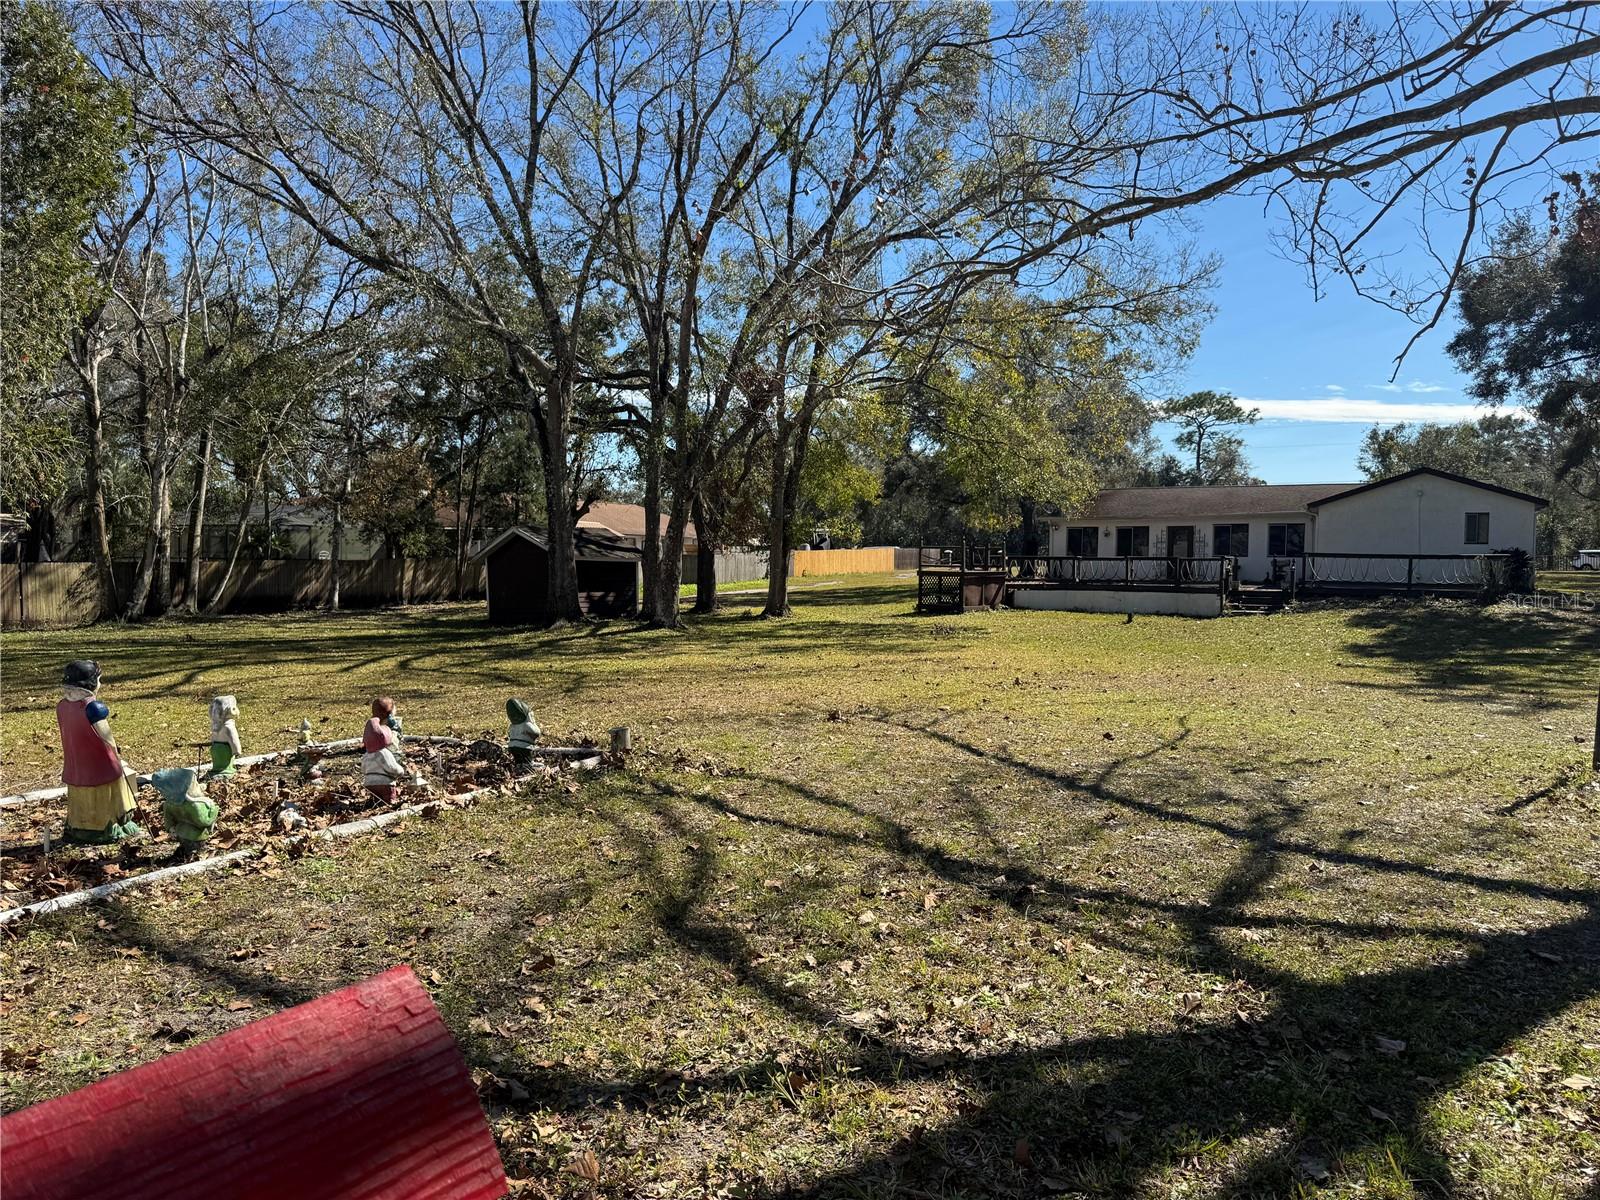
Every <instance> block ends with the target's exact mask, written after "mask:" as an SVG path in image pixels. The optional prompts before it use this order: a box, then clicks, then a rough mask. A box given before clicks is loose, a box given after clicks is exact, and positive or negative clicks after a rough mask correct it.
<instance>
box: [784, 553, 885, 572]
mask: <svg viewBox="0 0 1600 1200" xmlns="http://www.w3.org/2000/svg"><path fill="white" fill-rule="evenodd" d="M892 570H894V547H893V546H863V547H862V548H861V549H859V550H796V551H795V552H794V562H793V565H792V566H791V567H790V568H789V574H791V575H795V576H800V577H804V576H806V575H869V574H875V573H877V572H880V571H892Z"/></svg>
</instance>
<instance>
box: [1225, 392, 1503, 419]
mask: <svg viewBox="0 0 1600 1200" xmlns="http://www.w3.org/2000/svg"><path fill="white" fill-rule="evenodd" d="M1239 403H1240V404H1242V405H1244V406H1245V407H1246V408H1255V409H1259V410H1260V411H1261V416H1262V418H1263V419H1265V420H1269V421H1343V422H1354V423H1359V424H1363V425H1370V424H1373V423H1377V424H1379V425H1392V424H1394V423H1395V422H1396V421H1433V422H1436V423H1439V424H1445V425H1454V424H1458V423H1460V422H1462V421H1476V420H1477V419H1478V418H1479V417H1482V416H1487V415H1488V414H1489V412H1490V411H1491V410H1490V409H1487V408H1484V407H1482V406H1481V405H1477V404H1427V403H1424V402H1422V401H1409V400H1363V399H1360V398H1358V397H1355V396H1318V397H1316V398H1314V399H1310V400H1271V399H1256V398H1248V399H1247V398H1245V397H1243V396H1241V397H1240V398H1239ZM1501 411H1502V412H1506V413H1511V414H1519V413H1520V411H1521V410H1519V409H1514V408H1511V409H1502V410H1501Z"/></svg>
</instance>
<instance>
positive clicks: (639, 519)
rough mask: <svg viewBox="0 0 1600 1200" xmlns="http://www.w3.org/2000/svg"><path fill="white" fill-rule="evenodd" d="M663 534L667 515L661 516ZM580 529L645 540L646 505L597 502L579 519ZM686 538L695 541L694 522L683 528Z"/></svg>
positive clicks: (689, 522) (685, 524) (686, 524)
mask: <svg viewBox="0 0 1600 1200" xmlns="http://www.w3.org/2000/svg"><path fill="white" fill-rule="evenodd" d="M660 519H661V532H662V533H666V531H667V514H666V513H662V514H661V518H660ZM578 527H579V528H580V529H596V528H598V529H605V530H609V531H610V532H612V533H614V534H616V535H617V536H618V537H625V538H639V539H640V540H643V538H644V505H642V504H617V503H614V502H613V501H610V500H597V501H595V502H594V503H593V504H591V505H590V506H589V511H588V512H586V513H585V514H584V515H583V516H582V517H580V518H579V519H578ZM683 534H684V537H685V538H687V539H688V540H690V541H693V540H694V522H693V521H688V522H685V523H684V526H683Z"/></svg>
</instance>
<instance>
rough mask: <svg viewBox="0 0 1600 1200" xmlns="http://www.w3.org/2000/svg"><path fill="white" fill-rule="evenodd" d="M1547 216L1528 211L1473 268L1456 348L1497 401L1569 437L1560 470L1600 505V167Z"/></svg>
mask: <svg viewBox="0 0 1600 1200" xmlns="http://www.w3.org/2000/svg"><path fill="white" fill-rule="evenodd" d="M1566 183H1567V186H1568V189H1569V191H1568V196H1567V199H1566V202H1565V204H1562V203H1561V200H1562V197H1561V195H1560V193H1551V195H1550V196H1549V206H1548V210H1547V214H1546V219H1545V220H1544V221H1543V222H1541V221H1539V220H1537V219H1535V218H1534V217H1533V216H1532V215H1530V214H1522V215H1519V216H1517V217H1515V218H1513V219H1512V220H1510V221H1509V222H1507V223H1506V224H1505V225H1504V226H1502V227H1501V228H1500V229H1499V230H1498V232H1497V235H1496V237H1495V239H1494V250H1495V254H1494V257H1493V258H1491V259H1489V260H1488V261H1486V262H1484V263H1482V264H1480V265H1479V266H1477V267H1475V268H1473V269H1472V270H1470V271H1468V272H1467V273H1466V276H1465V278H1464V279H1463V281H1462V284H1461V289H1460V303H1459V310H1460V316H1461V328H1460V330H1459V331H1458V332H1457V333H1456V335H1455V336H1454V337H1453V338H1451V339H1450V344H1449V346H1448V347H1447V348H1448V350H1449V351H1450V353H1451V354H1452V355H1453V356H1454V357H1455V360H1456V362H1457V363H1458V364H1459V365H1460V366H1461V368H1462V370H1464V371H1466V372H1468V373H1469V374H1470V375H1471V376H1472V388H1471V390H1472V394H1473V395H1474V396H1476V397H1478V399H1480V400H1482V401H1484V402H1485V403H1487V404H1496V405H1498V404H1506V403H1522V404H1525V405H1527V406H1528V407H1529V408H1531V409H1532V410H1533V411H1534V412H1535V413H1536V414H1537V415H1538V417H1539V419H1540V420H1541V421H1543V422H1544V423H1545V424H1546V425H1547V426H1548V427H1549V428H1550V430H1551V431H1552V432H1553V433H1556V434H1558V435H1559V439H1560V451H1559V465H1560V474H1561V477H1562V478H1563V479H1564V480H1567V481H1570V486H1572V487H1573V488H1575V489H1576V490H1577V491H1579V492H1580V493H1581V494H1583V495H1585V496H1587V498H1588V499H1589V500H1591V501H1595V502H1600V171H1597V172H1591V173H1590V174H1589V176H1588V177H1587V179H1585V178H1584V177H1582V176H1580V175H1570V176H1568V178H1567V180H1566Z"/></svg>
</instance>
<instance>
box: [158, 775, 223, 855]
mask: <svg viewBox="0 0 1600 1200" xmlns="http://www.w3.org/2000/svg"><path fill="white" fill-rule="evenodd" d="M150 784H151V786H152V787H154V788H155V789H156V791H158V792H160V793H161V823H162V824H163V825H165V826H166V827H167V832H168V833H170V834H171V835H172V836H173V837H174V838H175V839H176V840H177V842H178V844H179V846H180V847H181V848H182V849H183V850H184V851H185V852H188V851H192V850H193V849H194V848H195V847H196V846H198V845H199V844H200V843H201V842H203V841H205V840H206V839H207V838H208V837H210V836H211V831H212V830H214V829H215V828H216V827H217V804H216V801H214V800H212V799H211V797H209V796H207V795H206V794H205V792H204V791H203V790H202V789H201V787H200V775H199V772H197V771H196V770H195V769H194V768H193V767H162V768H161V770H159V771H157V772H156V773H155V774H153V775H152V776H150Z"/></svg>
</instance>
